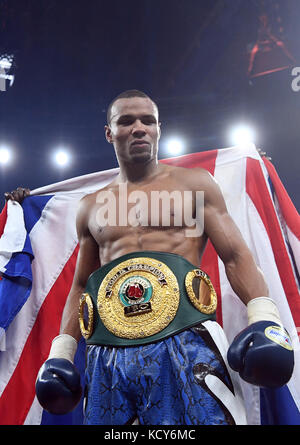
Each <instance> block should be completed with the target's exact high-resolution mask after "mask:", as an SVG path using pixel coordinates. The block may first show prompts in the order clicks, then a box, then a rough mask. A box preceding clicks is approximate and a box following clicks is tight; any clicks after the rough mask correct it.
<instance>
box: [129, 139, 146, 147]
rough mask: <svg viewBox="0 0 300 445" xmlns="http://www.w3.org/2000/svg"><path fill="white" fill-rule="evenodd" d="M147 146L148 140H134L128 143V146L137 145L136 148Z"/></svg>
mask: <svg viewBox="0 0 300 445" xmlns="http://www.w3.org/2000/svg"><path fill="white" fill-rule="evenodd" d="M149 146H150V144H149V142H147V141H143V140H140V141H134V142H132V143H131V144H130V147H137V148H146V147H149Z"/></svg>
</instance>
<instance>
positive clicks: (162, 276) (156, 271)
mask: <svg viewBox="0 0 300 445" xmlns="http://www.w3.org/2000/svg"><path fill="white" fill-rule="evenodd" d="M139 270H144V271H146V272H150V273H151V274H153V275H155V276H156V277H157V279H158V282H159V284H160V285H161V286H166V285H167V280H166V277H165V274H164V273H163V272H162V271H161V270H159V269H157V268H156V267H154V266H151V265H149V264H143V263H138V264H131V265H129V266H126V267H123V268H122V269H120V270H118V271H117V272H116V273H115V274H114V276H113V277H112V278H111V279H110V280H109V283H108V285H107V286H106V289H105V296H106V298H110V297H111V295H112V288H113V286H114V285H115V283H116V282H117V281H118V280H119V279H120V278H121V277H122V276H123V275H126V274H128V273H129V272H134V271H139Z"/></svg>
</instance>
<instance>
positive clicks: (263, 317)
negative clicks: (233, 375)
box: [227, 297, 294, 388]
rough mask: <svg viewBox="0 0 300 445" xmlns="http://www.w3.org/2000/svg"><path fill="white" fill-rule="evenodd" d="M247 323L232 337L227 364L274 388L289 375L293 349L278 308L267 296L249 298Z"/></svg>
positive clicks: (244, 376)
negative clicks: (244, 327) (247, 324)
mask: <svg viewBox="0 0 300 445" xmlns="http://www.w3.org/2000/svg"><path fill="white" fill-rule="evenodd" d="M247 308H248V320H249V326H248V327H247V328H246V329H244V330H243V331H242V332H240V334H238V335H237V336H236V337H235V339H234V340H233V342H232V344H231V346H230V347H229V350H228V353H227V359H228V363H229V365H230V367H231V368H232V369H233V370H234V371H237V372H238V373H239V375H240V376H241V378H242V379H243V380H245V381H246V382H248V383H252V384H253V385H257V386H261V387H265V388H278V387H280V386H283V385H285V384H286V383H287V382H288V381H289V380H290V378H291V376H292V373H293V368H294V353H293V348H292V344H291V340H290V337H289V335H288V333H287V331H286V330H285V329H284V328H283V326H282V323H281V321H280V317H279V312H278V309H277V307H276V305H275V303H274V302H273V300H271V298H267V297H259V298H255V299H253V300H251V301H250V302H249V303H248V305H247Z"/></svg>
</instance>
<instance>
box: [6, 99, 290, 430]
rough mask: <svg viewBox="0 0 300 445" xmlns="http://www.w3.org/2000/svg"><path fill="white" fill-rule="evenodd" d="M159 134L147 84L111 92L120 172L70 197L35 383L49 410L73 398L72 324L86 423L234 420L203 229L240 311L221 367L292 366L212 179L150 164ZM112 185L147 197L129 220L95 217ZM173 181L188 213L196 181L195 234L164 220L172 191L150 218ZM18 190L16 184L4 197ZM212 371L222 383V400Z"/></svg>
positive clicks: (265, 373) (118, 203)
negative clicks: (56, 319)
mask: <svg viewBox="0 0 300 445" xmlns="http://www.w3.org/2000/svg"><path fill="white" fill-rule="evenodd" d="M160 133H161V128H160V123H159V116H158V108H157V106H156V104H155V103H154V102H153V101H152V100H151V99H150V98H149V97H148V96H147V95H145V94H144V93H142V92H139V91H137V90H130V91H126V92H125V93H122V94H121V95H119V96H118V97H117V98H116V99H115V100H114V101H113V102H112V103H111V105H110V107H109V109H108V120H107V126H105V135H106V139H107V141H108V142H109V143H111V144H113V146H114V149H115V152H116V156H117V159H118V163H119V166H120V171H119V174H118V176H117V177H116V178H115V180H114V181H113V182H112V183H110V184H109V185H107V186H106V187H105V188H104V189H102V190H101V191H99V192H95V193H93V194H90V195H87V196H85V197H84V198H83V199H82V200H81V201H80V204H79V209H78V214H77V231H78V239H79V244H80V250H79V255H78V259H77V265H76V270H75V275H74V280H73V284H72V288H71V290H70V293H69V296H68V299H67V303H66V306H65V309H64V312H63V317H62V322H61V330H60V335H59V336H58V337H56V338H55V339H54V340H53V342H52V346H51V351H50V355H49V358H48V359H47V361H46V362H45V363H44V364H43V366H42V368H41V369H40V372H39V374H38V378H37V383H36V392H37V396H38V399H39V401H40V403H41V404H42V406H43V407H44V408H45V409H47V410H49V411H50V412H53V413H58V414H60V413H64V412H67V411H70V410H72V409H73V408H74V407H75V406H76V404H77V403H78V401H79V399H80V395H81V387H80V378H79V375H78V373H77V371H76V369H75V366H74V364H73V360H74V355H75V352H76V349H77V342H78V340H79V339H80V337H81V335H82V334H83V335H84V337H85V339H86V342H87V364H86V388H85V393H86V404H85V423H86V424H106V425H108V424H112V425H113V424H115V425H121V424H128V423H131V422H132V421H133V420H134V419H138V421H139V423H140V424H150V425H155V424H157V425H159V424H169V425H171V424H183V425H189V424H234V423H235V422H236V419H235V418H234V415H233V414H232V412H231V409H230V406H228V402H226V401H225V399H226V398H227V399H228V397H227V396H226V394H225V393H226V391H227V392H228V391H231V394H233V395H234V392H235V389H234V386H233V383H232V379H231V375H232V371H231V370H230V372H229V369H228V368H227V364H226V362H227V360H226V353H227V346H226V339H225V337H224V333H223V331H222V329H221V327H220V326H219V325H218V324H217V322H216V321H215V318H214V317H215V315H214V312H215V293H214V289H213V286H212V284H211V282H210V279H209V277H208V276H207V275H206V274H205V271H204V272H202V271H200V270H199V269H198V268H199V265H200V260H201V257H202V254H203V251H204V248H205V246H206V243H207V240H208V238H209V239H210V240H211V242H212V244H213V246H214V248H215V250H216V252H217V253H218V255H219V257H220V258H221V260H222V261H223V263H224V265H225V269H226V274H227V277H228V280H229V282H230V284H231V286H232V288H233V290H234V292H235V293H236V294H237V295H238V296H239V298H240V299H241V300H242V302H243V303H244V304H245V305H247V310H248V317H249V326H248V327H247V328H246V329H245V330H244V331H242V332H241V333H240V334H239V335H238V336H237V337H236V338H235V340H234V341H233V343H232V345H231V347H230V348H229V351H228V355H227V357H228V362H229V364H230V366H231V368H233V369H234V370H235V371H238V372H239V374H240V376H241V377H242V378H243V379H244V380H246V381H247V382H249V383H252V384H255V385H259V386H267V387H277V386H281V385H283V384H285V383H286V382H287V381H288V380H289V378H290V376H291V374H292V370H293V351H292V348H291V346H290V340H289V337H288V334H287V333H286V331H285V330H284V328H283V326H282V323H281V321H280V316H279V313H278V310H277V308H276V306H275V303H274V302H273V300H272V299H271V298H269V296H268V289H267V285H266V282H265V280H264V277H263V274H262V273H261V271H260V270H259V268H258V267H257V266H256V264H255V262H254V259H253V256H252V254H251V252H250V250H249V249H248V247H247V245H246V243H245V241H244V240H243V238H242V236H241V233H240V231H239V229H238V228H237V227H236V225H235V223H234V222H233V220H232V218H231V217H230V215H229V214H228V212H227V209H226V205H225V202H224V199H223V196H222V193H221V191H220V189H219V186H218V184H217V183H216V181H215V180H214V178H213V177H212V176H211V175H210V174H209V173H208V172H207V171H206V170H204V169H201V168H195V169H185V168H181V167H174V166H170V165H166V164H162V163H159V162H158V142H159V138H160ZM120 186H123V187H124V186H126V190H127V195H130V193H131V192H139V193H140V192H144V193H143V196H144V197H146V198H148V200H147V203H148V204H149V207H148V208H147V209H145V208H144V210H143V209H140V212H138V211H137V206H134V203H133V202H131V203H129V204H128V208H127V210H128V213H129V212H130V211H131V210H132V209H133V210H134V211H135V213H136V218H137V220H138V221H139V222H138V224H129V223H128V221H127V224H123V225H122V224H121V223H120V221H118V218H117V220H116V221H115V223H114V224H103V218H102V220H101V218H99V215H100V214H101V209H102V210H103V205H104V200H103V199H101V196H102V197H103V196H111V197H112V198H114V199H111V200H110V201H109V206H115V207H116V209H115V210H116V214H117V215H119V210H120V208H121V207H122V205H123V204H124V203H122V197H121V194H120V193H121V192H120V190H121V188H120ZM174 190H176V191H177V193H179V194H180V195H181V196H182V197H183V196H184V192H187V191H189V192H191V193H192V201H191V202H190V204H191V205H192V210H193V216H194V217H195V214H196V211H197V208H196V192H198V191H202V192H203V193H204V206H203V218H204V219H203V221H204V230H203V232H202V233H200V234H196V235H195V236H187V229H189V230H190V229H191V227H187V225H186V224H185V222H184V221H183V222H182V224H181V225H178V224H175V216H176V212H178V208H176V202H175V201H176V200H173V201H172V203H171V205H170V207H169V208H168V209H166V208H162V209H161V208H160V211H159V215H157V212H156V214H155V216H156V217H157V218H158V219H157V222H156V224H153V221H152V220H151V219H150V215H152V214H153V209H151V208H150V207H151V196H150V195H151V192H153V191H167V192H168V193H170V194H171V192H172V191H174ZM105 193H107V195H105ZM101 194H102V195H101ZM140 194H141V193H140ZM27 195H28V191H26V192H24V190H23V189H19V191H18V192H15V195H14V196H13V195H11V194H8V195H7V198H11V199H18V197H21V198H22V197H24V196H27ZM180 195H177V196H180ZM135 204H136V203H135ZM148 204H147V205H148ZM106 205H107V201H106ZM99 211H100V213H99ZM151 211H152V214H151ZM179 211H180V212H184V207H183V208H181V210H179ZM164 212H167V213H168V212H169V216H170V223H169V224H168V225H165V224H163V213H164ZM102 216H103V214H102ZM167 216H168V215H167ZM101 221H102V222H101ZM195 221H196V219H195ZM195 224H196V222H195ZM195 233H196V232H195ZM204 283H206V285H207V287H206V289H208V291H205V286H204V287H203V284H204ZM79 302H80V311H79V312H80V324H79V323H78V306H79ZM86 312H87V314H86ZM86 315H88V321H87V320H86ZM224 345H225V346H224ZM224 348H225V352H224ZM224 354H225V359H224ZM212 376H213V378H212ZM220 381H221V382H222V384H223V386H224V387H225V388H226V391H225V390H224V391H225V392H224V400H222V395H221V396H220ZM221 386H222V385H221ZM218 388H219V389H218ZM233 398H234V397H233ZM233 411H234V410H233ZM241 418H243V416H241ZM241 422H242V423H243V421H241ZM237 423H239V420H237Z"/></svg>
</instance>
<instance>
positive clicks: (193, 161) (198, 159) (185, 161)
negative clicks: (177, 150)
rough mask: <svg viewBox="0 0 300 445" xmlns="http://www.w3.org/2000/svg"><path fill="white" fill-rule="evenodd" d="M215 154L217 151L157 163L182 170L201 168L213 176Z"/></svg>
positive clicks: (192, 154)
mask: <svg viewBox="0 0 300 445" xmlns="http://www.w3.org/2000/svg"><path fill="white" fill-rule="evenodd" d="M217 154H218V150H209V151H203V152H200V153H191V154H187V155H183V156H177V157H176V158H168V159H161V160H160V161H159V162H162V163H164V164H169V165H174V166H177V167H184V168H196V167H202V168H205V169H206V170H208V171H209V172H210V173H211V174H212V175H213V174H214V171H215V162H216V158H217Z"/></svg>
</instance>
